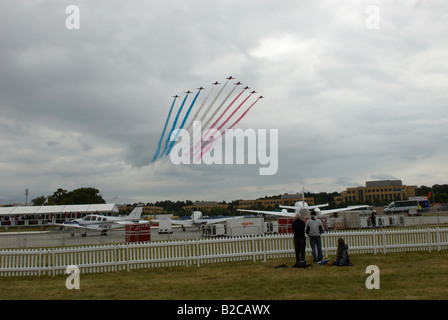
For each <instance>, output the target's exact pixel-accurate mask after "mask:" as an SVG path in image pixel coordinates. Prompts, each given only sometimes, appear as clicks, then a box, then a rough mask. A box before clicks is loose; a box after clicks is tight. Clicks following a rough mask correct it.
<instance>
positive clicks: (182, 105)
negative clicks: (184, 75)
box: [162, 93, 188, 155]
mask: <svg viewBox="0 0 448 320" xmlns="http://www.w3.org/2000/svg"><path fill="white" fill-rule="evenodd" d="M187 97H188V93H187V95H186V96H185V98H184V101H182V104H181V105H180V107H179V110H178V111H177V115H176V118H175V119H174V122H173V126H172V127H171V131H170V134H169V135H168V137H167V138H166V141H165V148H163V152H162V155H163V154H165V152H166V150H167V149H168V142H169V141H170V136H171V133H172V132H173V131H174V128H176V124H177V120H178V119H179V114H180V112H181V111H182V108H183V107H184V104H185V101H186V100H187Z"/></svg>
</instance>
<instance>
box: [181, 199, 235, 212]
mask: <svg viewBox="0 0 448 320" xmlns="http://www.w3.org/2000/svg"><path fill="white" fill-rule="evenodd" d="M228 206H229V205H228V204H219V203H218V202H217V201H196V202H193V205H191V206H183V207H182V209H184V210H185V211H188V210H190V211H208V210H211V209H214V208H224V209H227V208H228Z"/></svg>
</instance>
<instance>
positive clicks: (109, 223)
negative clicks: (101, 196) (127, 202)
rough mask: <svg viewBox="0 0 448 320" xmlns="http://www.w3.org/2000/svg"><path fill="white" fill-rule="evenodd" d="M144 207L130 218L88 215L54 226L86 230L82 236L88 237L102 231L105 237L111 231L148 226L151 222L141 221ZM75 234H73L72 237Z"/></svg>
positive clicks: (137, 208)
mask: <svg viewBox="0 0 448 320" xmlns="http://www.w3.org/2000/svg"><path fill="white" fill-rule="evenodd" d="M142 211H143V205H138V206H136V207H135V208H134V210H132V212H131V213H130V214H129V215H128V216H120V217H109V216H102V215H99V214H88V215H86V216H85V217H84V218H81V219H74V220H70V221H67V222H64V223H52V225H55V226H60V227H61V229H62V228H70V229H81V230H85V232H84V233H82V234H81V235H82V236H83V237H85V236H86V233H87V231H88V230H91V231H101V235H105V234H106V233H107V231H109V230H110V229H116V228H123V227H125V226H126V225H135V224H148V223H149V221H145V220H140V217H141V215H142ZM73 235H74V233H72V236H73Z"/></svg>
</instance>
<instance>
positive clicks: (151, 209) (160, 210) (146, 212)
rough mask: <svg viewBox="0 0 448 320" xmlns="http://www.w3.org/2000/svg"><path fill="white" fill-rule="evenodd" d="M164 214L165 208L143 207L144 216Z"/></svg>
mask: <svg viewBox="0 0 448 320" xmlns="http://www.w3.org/2000/svg"><path fill="white" fill-rule="evenodd" d="M163 212H164V210H163V207H156V206H144V207H143V215H153V214H161V213H163Z"/></svg>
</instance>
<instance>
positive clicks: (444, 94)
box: [0, 0, 448, 204]
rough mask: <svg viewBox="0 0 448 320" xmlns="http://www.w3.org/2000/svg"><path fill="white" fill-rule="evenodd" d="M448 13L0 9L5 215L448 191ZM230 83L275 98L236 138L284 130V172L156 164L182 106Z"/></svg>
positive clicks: (263, 103)
mask: <svg viewBox="0 0 448 320" xmlns="http://www.w3.org/2000/svg"><path fill="white" fill-rule="evenodd" d="M69 5H76V6H78V7H79V10H80V29H79V30H76V29H74V30H69V29H67V28H66V19H67V18H68V17H69V14H67V13H66V12H65V10H66V8H67V6H69ZM369 6H373V9H375V10H376V11H375V10H374V11H373V12H374V13H373V14H372V11H371V8H372V7H369ZM369 8H370V9H369ZM378 13H379V15H375V14H378ZM447 16H448V2H446V1H442V0H440V1H437V0H431V1H412V0H409V1H379V0H369V1H359V0H353V1H332V0H328V1H296V0H294V1H284V0H282V1H261V0H246V1H233V0H225V1H224V0H223V1H220V0H213V1H205V0H195V1H192V0H178V1H171V0H160V1H159V0H151V1H117V0H108V1H98V0H93V1H91V0H89V1H76V0H71V1H35V0H33V1H31V0H29V1H20V0H14V1H12V0H4V1H1V2H0V150H1V151H0V204H9V203H17V202H22V203H23V202H24V201H25V194H24V192H25V189H26V188H29V189H30V196H29V198H30V199H32V198H35V197H38V196H42V195H45V196H47V195H50V194H52V193H53V192H54V191H55V190H56V189H57V188H59V187H61V188H64V189H66V190H69V191H71V190H73V189H75V188H80V187H95V188H98V189H99V190H100V191H101V193H102V195H103V197H104V199H105V200H106V201H108V202H111V201H112V199H113V198H115V197H116V198H115V199H114V200H113V201H114V202H117V203H134V202H138V201H142V202H152V201H157V200H166V199H169V200H173V201H176V200H186V199H188V200H193V201H195V200H217V201H222V200H226V201H227V200H233V199H252V198H257V197H261V196H265V195H271V194H280V193H285V192H288V193H295V192H299V191H301V189H302V187H305V190H307V191H312V192H321V191H326V192H332V191H339V192H340V191H342V190H345V188H347V187H352V186H357V185H364V184H365V181H368V180H376V179H390V178H393V179H395V178H396V179H401V180H402V181H403V183H405V184H408V185H418V186H420V185H428V186H431V185H433V184H436V183H440V184H443V183H447V178H448V173H447V165H446V162H447V159H448V148H447V136H448V108H447V106H448V104H447V102H448V90H447V88H448V60H447V57H448V37H447V30H448V20H447V18H446V17H447ZM376 18H379V20H375V19H376ZM376 22H377V24H375V23H376ZM372 23H373V24H372ZM229 75H232V76H234V77H235V78H236V79H235V81H241V82H243V83H244V84H245V85H248V86H250V87H251V88H253V89H255V90H256V91H257V92H259V93H260V94H262V95H263V96H265V97H266V99H263V100H260V101H259V102H258V103H257V104H256V105H255V106H254V108H253V109H252V110H251V111H250V112H249V113H248V114H247V116H246V117H245V118H244V119H243V120H242V121H241V122H240V123H239V124H238V126H237V127H238V128H242V129H246V128H253V129H278V133H279V145H278V148H279V152H278V161H279V163H278V171H277V174H275V175H272V176H260V175H259V168H260V165H259V164H255V165H248V164H246V165H205V164H202V165H178V166H176V165H173V164H172V163H171V162H170V160H169V158H168V157H166V158H164V159H163V160H160V161H157V162H156V163H151V160H152V157H153V155H154V153H155V151H156V148H157V143H158V141H159V138H160V134H161V132H162V129H163V125H164V122H165V120H166V116H167V113H168V110H169V107H170V106H171V102H172V96H173V95H175V94H179V95H181V96H183V92H184V91H186V90H191V91H193V92H196V88H197V87H199V86H204V87H206V88H207V89H208V90H209V89H210V87H211V85H210V83H211V82H214V81H219V82H221V83H223V82H224V81H225V77H228V76H229ZM205 95H206V91H204V92H203V93H201V96H200V97H201V98H204V97H205ZM200 102H201V100H200V99H199V100H198V103H197V104H196V106H199V103H200ZM192 113H194V111H192Z"/></svg>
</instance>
